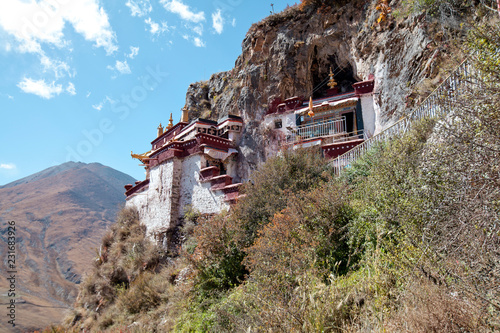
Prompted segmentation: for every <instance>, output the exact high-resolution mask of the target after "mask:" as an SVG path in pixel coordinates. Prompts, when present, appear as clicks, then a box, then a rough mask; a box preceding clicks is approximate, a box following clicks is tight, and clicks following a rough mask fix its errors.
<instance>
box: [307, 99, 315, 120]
mask: <svg viewBox="0 0 500 333" xmlns="http://www.w3.org/2000/svg"><path fill="white" fill-rule="evenodd" d="M307 114H308V115H309V117H311V118H312V117H314V111H313V98H312V96H311V97H309V112H308V113H307Z"/></svg>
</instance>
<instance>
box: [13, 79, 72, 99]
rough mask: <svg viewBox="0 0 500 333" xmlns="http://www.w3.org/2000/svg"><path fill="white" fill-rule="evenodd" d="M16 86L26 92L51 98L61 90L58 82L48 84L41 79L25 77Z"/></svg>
mask: <svg viewBox="0 0 500 333" xmlns="http://www.w3.org/2000/svg"><path fill="white" fill-rule="evenodd" d="M17 86H18V87H19V88H20V89H21V90H22V91H24V92H25V93H27V94H34V95H37V96H39V97H42V98H45V99H51V98H52V97H54V96H55V95H59V94H60V93H61V92H62V86H61V85H60V84H58V85H56V84H55V82H54V81H53V82H52V83H50V84H48V83H46V82H45V80H43V79H41V80H33V79H31V78H26V77H25V78H23V80H22V81H21V82H19V83H18V84H17Z"/></svg>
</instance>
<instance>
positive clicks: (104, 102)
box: [92, 96, 116, 111]
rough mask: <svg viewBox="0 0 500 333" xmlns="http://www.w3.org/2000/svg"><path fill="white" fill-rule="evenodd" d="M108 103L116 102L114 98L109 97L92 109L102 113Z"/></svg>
mask: <svg viewBox="0 0 500 333" xmlns="http://www.w3.org/2000/svg"><path fill="white" fill-rule="evenodd" d="M106 103H109V104H115V103H116V101H115V100H113V99H112V98H110V97H109V96H106V97H104V99H103V100H102V101H101V102H99V104H94V105H92V108H93V109H95V110H97V111H101V110H102V108H103V107H104V105H106Z"/></svg>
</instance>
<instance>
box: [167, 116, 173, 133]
mask: <svg viewBox="0 0 500 333" xmlns="http://www.w3.org/2000/svg"><path fill="white" fill-rule="evenodd" d="M173 126H174V120H173V119H172V113H170V119H169V120H168V125H167V130H169V129H171V128H172V127H173Z"/></svg>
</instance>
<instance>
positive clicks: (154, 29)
mask: <svg viewBox="0 0 500 333" xmlns="http://www.w3.org/2000/svg"><path fill="white" fill-rule="evenodd" d="M144 22H145V23H146V24H148V25H149V32H150V33H151V34H152V35H159V34H161V33H164V32H166V31H168V30H169V27H168V25H167V22H161V25H160V24H158V23H156V22H155V21H153V20H152V19H151V17H148V18H147V19H145V20H144Z"/></svg>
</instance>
